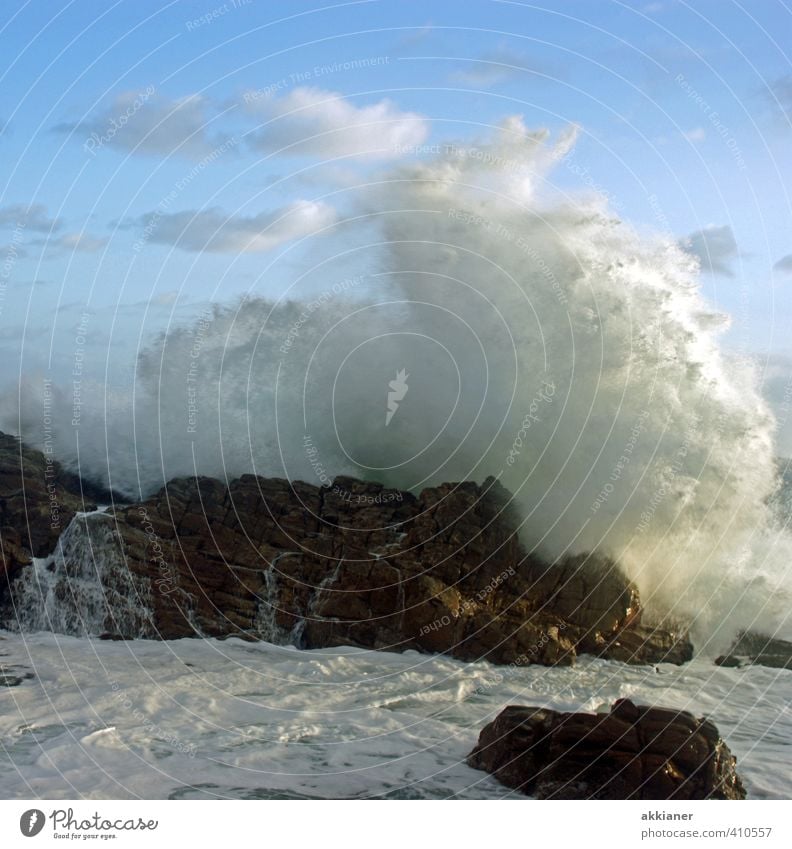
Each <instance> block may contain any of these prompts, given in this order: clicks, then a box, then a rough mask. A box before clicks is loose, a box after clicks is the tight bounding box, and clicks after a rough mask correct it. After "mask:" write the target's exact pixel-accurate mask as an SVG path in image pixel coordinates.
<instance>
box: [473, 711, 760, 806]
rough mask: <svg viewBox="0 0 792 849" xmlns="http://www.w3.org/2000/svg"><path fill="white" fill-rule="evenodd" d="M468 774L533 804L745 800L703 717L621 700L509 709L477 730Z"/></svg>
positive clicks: (733, 768)
mask: <svg viewBox="0 0 792 849" xmlns="http://www.w3.org/2000/svg"><path fill="white" fill-rule="evenodd" d="M468 764H470V766H472V767H474V768H475V769H481V770H485V771H486V772H489V773H492V775H494V776H495V777H496V778H497V779H498V780H499V781H500V782H501V783H503V784H505V785H506V786H507V787H513V788H514V789H516V790H519V791H520V792H522V793H525V794H526V795H529V796H536V797H538V798H540V799H646V800H649V799H678V800H688V799H744V798H745V790H744V788H743V785H742V782H741V781H740V778H739V776H738V775H737V772H736V759H735V758H734V757H733V756H732V754H731V753H730V752H729V749H728V747H727V746H726V744H725V743H724V742H723V740H722V739H721V738H720V735H719V733H718V729H717V728H716V727H715V726H714V725H713V724H712V723H711V722H710V721H709V720H707V719H696V718H695V717H694V716H693V715H692V714H690V713H687V712H686V711H676V710H667V709H665V708H657V707H640V706H638V705H635V704H633V703H632V702H630V701H629V700H627V699H620V700H619V701H617V702H616V703H615V704H614V705H613V707H612V708H611V711H610V713H599V714H590V713H558V712H556V711H553V710H547V709H544V708H536V707H517V706H511V707H507V708H506V709H505V710H503V711H502V712H501V713H500V714H499V715H498V716H497V717H496V718H495V720H494V721H493V722H491V723H490V724H489V725H487V726H486V727H485V728H484V729H483V730H482V732H481V734H480V736H479V740H478V745H477V746H476V747H475V749H473V751H472V752H471V753H470V755H469V756H468Z"/></svg>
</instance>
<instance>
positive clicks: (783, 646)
mask: <svg viewBox="0 0 792 849" xmlns="http://www.w3.org/2000/svg"><path fill="white" fill-rule="evenodd" d="M715 663H717V664H718V666H752V665H757V666H770V667H772V668H773V669H792V643H789V642H787V641H786V640H779V639H776V638H775V637H766V636H764V635H763V634H756V633H754V632H752V631H746V632H744V633H742V634H740V635H739V636H738V637H737V640H736V641H735V643H734V645H733V646H732V647H731V649H729V653H728V654H724V655H721V656H720V657H719V658H717V659H716V660H715Z"/></svg>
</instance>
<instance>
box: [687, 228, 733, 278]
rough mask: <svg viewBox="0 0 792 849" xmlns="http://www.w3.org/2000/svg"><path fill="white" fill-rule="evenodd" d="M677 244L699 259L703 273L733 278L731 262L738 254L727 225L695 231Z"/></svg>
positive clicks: (730, 229) (730, 230)
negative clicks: (708, 272) (707, 272)
mask: <svg viewBox="0 0 792 849" xmlns="http://www.w3.org/2000/svg"><path fill="white" fill-rule="evenodd" d="M679 244H680V246H681V247H682V249H683V250H686V251H687V252H688V253H690V254H693V256H697V257H698V258H699V260H700V261H701V268H702V269H703V270H704V271H710V272H712V273H713V274H722V275H723V276H724V277H734V271H733V269H732V262H733V260H735V259H736V258H737V257H738V256H739V252H738V250H737V242H736V241H735V239H734V233H733V232H732V228H731V227H729V226H728V225H724V226H723V227H705V228H704V229H703V230H697V231H696V232H695V233H691V234H690V235H689V236H687V237H685V238H684V239H682V240H680V243H679Z"/></svg>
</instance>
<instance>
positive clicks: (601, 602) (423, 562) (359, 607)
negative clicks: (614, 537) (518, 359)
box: [0, 445, 692, 665]
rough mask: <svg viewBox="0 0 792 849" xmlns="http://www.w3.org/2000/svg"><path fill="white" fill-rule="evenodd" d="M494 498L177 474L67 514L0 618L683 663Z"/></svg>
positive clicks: (686, 653)
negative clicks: (96, 507) (535, 547)
mask: <svg viewBox="0 0 792 849" xmlns="http://www.w3.org/2000/svg"><path fill="white" fill-rule="evenodd" d="M17 450H18V445H17ZM25 450H27V449H25ZM32 453H33V454H35V453H37V452H32ZM510 504H511V496H510V495H509V493H508V492H507V491H506V490H505V489H504V488H503V487H502V486H500V484H499V483H498V482H497V481H495V480H494V479H493V478H490V479H488V480H487V481H485V482H484V484H483V485H481V486H479V485H477V484H475V483H470V482H467V483H457V484H443V485H441V486H438V487H431V488H427V489H425V490H423V492H421V493H420V495H418V496H415V495H413V494H411V493H409V492H401V491H399V490H394V489H387V488H385V487H383V486H382V485H381V484H378V483H370V482H364V481H360V480H356V479H354V478H348V477H339V478H336V480H335V481H334V482H333V484H332V486H324V487H317V486H312V485H310V484H308V483H304V482H301V481H296V482H289V481H287V480H282V479H271V478H260V477H255V476H253V475H244V476H243V477H241V478H240V479H238V480H235V481H232V482H231V483H230V484H229V485H228V486H225V485H224V484H223V483H222V482H220V481H218V480H214V479H211V478H179V479H175V480H172V481H170V482H169V483H168V484H167V486H166V487H164V488H163V489H162V490H161V491H160V492H159V493H157V494H156V495H154V496H153V497H151V498H149V499H148V500H146V501H145V502H142V503H140V504H133V505H129V506H125V507H116V509H115V510H113V511H110V512H108V513H104V514H99V513H94V514H92V515H89V516H81V517H78V518H76V519H74V521H73V522H72V524H71V525H70V526H69V528H68V530H67V531H66V532H65V533H64V534H63V535H62V537H61V538H60V545H59V546H58V550H57V552H56V553H55V555H54V556H53V557H52V558H51V560H50V562H48V563H46V564H45V565H42V564H41V563H39V564H38V566H37V567H35V568H36V569H37V570H38V571H37V572H35V573H34V567H29V568H24V569H20V570H18V574H17V575H16V576H15V577H14V579H13V580H12V581H10V582H9V587H8V591H7V593H6V600H5V604H4V603H3V601H2V599H0V624H3V625H4V626H5V627H12V628H14V627H16V628H19V629H22V630H37V629H45V628H51V629H53V630H56V631H60V632H64V633H70V634H85V633H88V634H96V635H102V636H105V637H106V638H134V637H144V638H152V639H154V638H163V639H172V638H178V637H190V636H210V637H228V636H236V637H243V638H248V639H266V640H270V641H273V642H279V643H291V644H294V645H297V646H299V647H303V648H319V647H327V646H338V645H355V646H361V647H364V648H372V649H385V650H396V651H401V650H404V649H417V650H419V651H427V652H445V653H447V654H449V655H452V656H453V657H456V658H459V659H462V660H479V659H487V660H490V661H492V662H494V663H505V664H515V665H526V664H530V663H540V664H545V665H554V664H569V663H572V662H573V660H574V658H575V656H576V655H577V654H579V653H581V652H586V653H589V654H596V655H601V656H604V657H611V658H614V659H617V660H622V661H625V662H637V663H642V662H651V663H658V662H662V661H668V662H672V663H682V662H684V661H686V660H688V659H690V656H691V654H692V649H691V647H690V643H689V642H688V640H687V638H686V636H685V635H684V634H683V633H681V632H678V631H675V630H673V629H662V628H658V629H655V628H647V627H644V626H642V625H641V624H640V620H641V613H642V611H641V605H640V599H639V597H638V592H637V590H636V589H635V587H634V586H633V585H632V584H631V583H630V582H629V581H628V580H627V579H626V578H625V577H624V576H623V574H622V573H621V572H620V570H619V569H618V568H617V567H616V565H615V564H614V563H613V562H612V561H610V560H607V559H605V558H602V557H598V556H595V555H580V556H577V557H573V558H567V559H565V560H563V561H561V562H560V563H556V564H547V563H545V562H543V561H542V560H540V559H539V558H537V557H535V556H533V555H530V554H528V553H527V552H526V551H525V549H524V548H523V546H522V545H521V543H520V541H519V539H518V536H517V531H516V528H517V522H516V521H515V517H514V515H513V514H512V509H511V507H510ZM75 506H76V505H75ZM4 539H5V534H4ZM49 550H50V551H51V548H50V549H49ZM43 553H46V551H44V552H43ZM38 556H42V555H38ZM15 610H16V611H19V617H18V619H15V618H14V611H15ZM45 611H46V615H45Z"/></svg>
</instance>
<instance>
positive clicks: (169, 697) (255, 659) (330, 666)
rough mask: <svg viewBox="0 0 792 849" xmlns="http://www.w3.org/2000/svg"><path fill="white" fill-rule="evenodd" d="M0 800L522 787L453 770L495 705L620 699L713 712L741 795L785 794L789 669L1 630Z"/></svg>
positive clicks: (485, 794) (357, 794)
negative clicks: (6, 680) (532, 662)
mask: <svg viewBox="0 0 792 849" xmlns="http://www.w3.org/2000/svg"><path fill="white" fill-rule="evenodd" d="M0 665H2V666H3V667H23V668H24V667H26V668H28V669H29V670H30V671H32V672H33V673H34V676H35V677H33V678H30V679H27V680H24V681H23V682H22V683H21V684H20V685H19V686H16V687H9V688H6V687H0V760H2V761H3V763H2V766H0V798H29V797H32V798H39V797H40V798H51V799H58V798H97V799H98V798H121V799H127V798H146V799H159V798H174V799H178V798H186V799H196V798H210V799H211V798H233V799H266V798H355V799H366V798H427V799H446V798H447V799H507V798H518V797H519V794H516V793H515V792H514V791H511V790H509V789H508V788H505V787H502V786H501V785H499V784H498V783H497V782H496V781H495V780H494V779H493V778H492V777H490V776H489V775H487V774H486V773H483V772H479V771H476V770H473V769H471V768H469V767H468V766H466V764H465V756H466V755H467V754H468V752H469V751H470V750H471V749H472V747H473V746H474V744H475V742H476V739H477V736H478V732H479V730H480V729H481V728H482V727H483V726H484V725H485V724H486V723H487V722H488V721H489V720H491V719H492V718H493V717H494V716H495V715H497V713H498V712H499V711H500V710H501V709H502V708H503V707H504V706H505V705H507V704H525V705H541V706H547V707H552V708H557V709H562V710H586V711H594V710H597V709H600V710H602V709H605V707H606V706H608V705H610V704H611V703H612V702H613V701H614V700H615V699H616V698H619V697H629V698H631V699H633V700H634V701H636V702H639V703H644V704H656V705H660V706H665V707H672V708H678V709H684V710H690V711H693V712H694V713H695V714H697V715H706V716H708V717H710V718H711V719H712V720H713V721H714V722H715V723H716V725H717V726H718V728H719V729H720V731H721V734H722V735H723V737H724V738H725V740H726V741H727V743H728V744H729V746H730V748H731V750H732V752H733V753H734V754H735V755H736V756H737V758H738V771H739V773H740V775H741V776H742V778H743V780H744V782H745V784H746V788H747V790H748V794H749V798H762V799H788V798H790V797H792V756H791V755H792V672H790V671H787V670H774V669H765V668H761V667H749V668H744V669H724V668H719V667H717V666H714V665H713V664H712V663H711V661H709V660H707V659H705V658H697V659H695V660H694V661H692V662H691V663H689V664H688V665H686V666H683V667H675V666H670V665H662V666H659V667H630V666H626V665H623V664H620V663H614V662H610V661H601V660H597V659H593V658H583V659H581V660H580V661H579V662H578V663H577V665H576V666H575V667H574V668H571V669H569V668H567V669H548V668H544V667H538V666H536V667H527V668H522V669H508V668H504V667H497V666H492V665H490V664H488V663H485V662H479V663H471V664H465V663H462V662H459V661H455V660H452V659H449V658H446V657H442V656H437V655H422V654H418V653H416V652H405V653H404V654H388V653H378V652H372V651H366V650H361V649H354V648H339V649H322V650H314V651H299V650H297V649H294V648H291V647H283V646H275V645H271V644H269V643H263V642H262V643H246V642H242V641H239V640H236V639H229V640H224V641H219V640H178V641H165V642H156V641H143V640H133V641H128V642H108V641H101V640H98V639H93V638H85V637H83V638H78V637H66V636H61V635H57V634H52V633H43V632H42V633H35V634H32V635H21V634H16V633H10V632H0Z"/></svg>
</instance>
